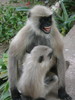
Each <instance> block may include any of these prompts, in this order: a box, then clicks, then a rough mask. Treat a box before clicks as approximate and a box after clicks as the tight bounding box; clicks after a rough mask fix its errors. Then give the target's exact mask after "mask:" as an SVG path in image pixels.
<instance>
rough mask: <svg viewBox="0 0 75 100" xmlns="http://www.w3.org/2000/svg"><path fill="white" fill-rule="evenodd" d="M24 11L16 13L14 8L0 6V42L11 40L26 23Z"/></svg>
mask: <svg viewBox="0 0 75 100" xmlns="http://www.w3.org/2000/svg"><path fill="white" fill-rule="evenodd" d="M26 18H27V17H26V11H23V12H22V11H16V8H15V7H11V6H4V5H1V6H0V42H3V41H5V40H9V39H10V38H12V37H13V36H14V35H15V34H16V33H17V31H18V30H20V29H21V27H22V26H23V25H24V23H25V21H26Z"/></svg>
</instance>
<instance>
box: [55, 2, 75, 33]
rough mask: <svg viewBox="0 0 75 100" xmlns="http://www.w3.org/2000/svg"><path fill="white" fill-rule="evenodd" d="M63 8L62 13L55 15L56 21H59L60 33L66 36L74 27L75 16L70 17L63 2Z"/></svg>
mask: <svg viewBox="0 0 75 100" xmlns="http://www.w3.org/2000/svg"><path fill="white" fill-rule="evenodd" d="M66 6H67V5H66ZM61 8H62V11H61V12H60V13H59V14H57V13H55V19H56V21H57V24H58V28H59V30H60V32H61V33H62V34H63V35H66V34H67V33H68V32H69V30H70V29H71V28H72V26H73V25H74V21H75V14H72V15H70V14H69V13H68V11H67V9H66V7H65V5H64V3H63V2H62V1H61ZM70 13H71V12H70Z"/></svg>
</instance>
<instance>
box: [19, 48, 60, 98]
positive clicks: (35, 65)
mask: <svg viewBox="0 0 75 100" xmlns="http://www.w3.org/2000/svg"><path fill="white" fill-rule="evenodd" d="M53 64H54V57H53V52H52V49H51V48H49V47H48V46H36V47H34V48H33V49H32V51H31V53H30V54H29V55H27V57H26V58H25V61H24V63H23V73H22V75H21V77H20V80H19V82H18V89H19V90H20V91H21V94H22V95H23V96H24V97H25V96H30V97H32V98H33V100H34V99H37V98H39V97H40V98H46V95H47V94H48V93H49V92H50V90H51V89H52V87H54V85H55V83H56V82H57V81H58V77H57V76H56V75H53V76H52V75H51V74H50V80H51V81H50V82H49V84H46V83H45V75H46V73H47V71H48V70H49V69H50V68H51V67H52V66H53Z"/></svg>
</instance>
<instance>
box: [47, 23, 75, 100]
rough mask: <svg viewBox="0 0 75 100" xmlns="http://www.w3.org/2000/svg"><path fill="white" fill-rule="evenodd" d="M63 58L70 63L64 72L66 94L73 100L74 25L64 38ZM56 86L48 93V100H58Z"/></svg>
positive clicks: (74, 80)
mask: <svg viewBox="0 0 75 100" xmlns="http://www.w3.org/2000/svg"><path fill="white" fill-rule="evenodd" d="M64 48H65V49H64V56H65V60H68V61H69V62H70V66H69V68H68V70H67V71H66V75H65V76H66V90H67V93H68V94H69V95H70V96H71V97H72V100H75V25H74V27H73V28H72V29H71V30H70V32H69V33H68V34H67V35H66V36H65V37H64ZM55 88H57V85H56V86H55V87H54V90H53V92H51V93H50V96H49V99H48V100H60V99H58V97H57V89H55Z"/></svg>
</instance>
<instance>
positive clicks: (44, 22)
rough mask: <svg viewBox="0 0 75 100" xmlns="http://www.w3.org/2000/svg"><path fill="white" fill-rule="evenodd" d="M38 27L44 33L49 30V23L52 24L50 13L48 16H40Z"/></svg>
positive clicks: (47, 32)
mask: <svg viewBox="0 0 75 100" xmlns="http://www.w3.org/2000/svg"><path fill="white" fill-rule="evenodd" d="M39 21H40V27H39V28H40V29H41V30H42V31H43V32H44V33H45V34H49V33H50V31H51V25H52V15H50V16H48V17H41V18H40V20H39Z"/></svg>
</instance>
